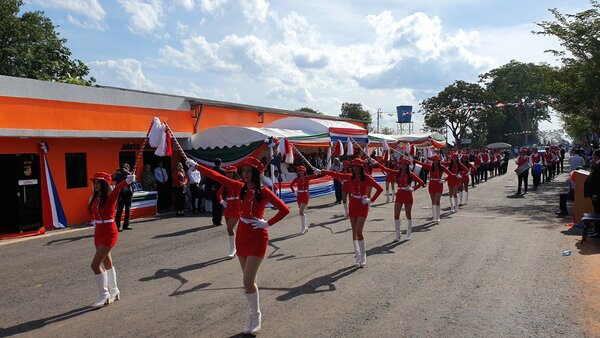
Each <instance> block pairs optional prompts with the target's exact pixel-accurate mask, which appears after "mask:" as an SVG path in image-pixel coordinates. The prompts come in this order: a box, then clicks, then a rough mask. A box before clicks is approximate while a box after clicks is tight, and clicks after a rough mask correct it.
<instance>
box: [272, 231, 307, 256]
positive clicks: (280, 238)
mask: <svg viewBox="0 0 600 338" xmlns="http://www.w3.org/2000/svg"><path fill="white" fill-rule="evenodd" d="M300 236H302V234H301V233H295V234H290V235H287V236H282V237H277V238H273V239H269V246H270V247H272V248H273V249H275V250H273V252H271V253H270V254H269V256H267V258H277V257H282V256H284V255H283V254H276V252H277V251H279V249H281V248H280V247H279V246H278V245H276V244H275V243H278V242H283V241H287V240H288V239H292V238H296V237H300Z"/></svg>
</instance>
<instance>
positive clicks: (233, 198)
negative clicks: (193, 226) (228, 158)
mask: <svg viewBox="0 0 600 338" xmlns="http://www.w3.org/2000/svg"><path fill="white" fill-rule="evenodd" d="M225 176H227V178H229V179H232V180H236V181H241V180H240V176H239V175H238V173H237V168H236V167H234V166H228V167H226V168H225ZM240 192H241V189H240V187H239V186H232V187H227V186H226V185H224V184H221V187H220V188H219V190H218V191H217V199H218V200H219V202H220V203H221V205H222V206H223V208H224V211H223V215H224V216H225V224H226V225H227V234H228V235H229V253H228V254H227V257H229V258H233V257H235V253H236V249H235V232H234V229H235V226H236V225H237V223H238V221H239V220H240V214H241V209H240Z"/></svg>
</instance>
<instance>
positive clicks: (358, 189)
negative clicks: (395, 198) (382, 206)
mask: <svg viewBox="0 0 600 338" xmlns="http://www.w3.org/2000/svg"><path fill="white" fill-rule="evenodd" d="M321 173H322V174H323V175H327V176H331V177H335V178H337V179H338V180H340V181H344V180H349V181H350V183H351V184H352V186H351V189H350V194H352V195H360V196H367V195H368V194H367V192H368V191H369V188H370V187H373V188H375V190H376V191H375V195H373V196H371V202H375V200H376V199H377V197H379V194H381V192H382V191H383V188H382V187H381V186H380V185H379V183H377V181H375V179H374V178H373V177H371V176H369V175H365V179H364V180H362V181H361V180H359V179H358V178H356V179H352V173H338V172H335V171H330V170H321Z"/></svg>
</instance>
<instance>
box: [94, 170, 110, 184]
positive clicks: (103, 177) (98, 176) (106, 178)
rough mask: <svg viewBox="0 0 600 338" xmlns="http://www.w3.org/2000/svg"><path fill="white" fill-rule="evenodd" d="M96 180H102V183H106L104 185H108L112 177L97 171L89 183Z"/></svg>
mask: <svg viewBox="0 0 600 338" xmlns="http://www.w3.org/2000/svg"><path fill="white" fill-rule="evenodd" d="M96 180H104V181H106V183H110V182H111V181H112V177H111V176H110V174H109V173H105V172H103V171H99V172H97V173H95V174H94V177H93V178H90V181H96Z"/></svg>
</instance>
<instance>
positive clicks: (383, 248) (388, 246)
mask: <svg viewBox="0 0 600 338" xmlns="http://www.w3.org/2000/svg"><path fill="white" fill-rule="evenodd" d="M406 242H408V241H407V240H402V241H398V242H390V243H384V244H382V245H380V246H375V247H372V248H370V249H369V250H367V256H371V255H380V254H384V253H395V252H394V251H392V249H394V248H395V247H397V246H400V245H402V244H404V243H406Z"/></svg>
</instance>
